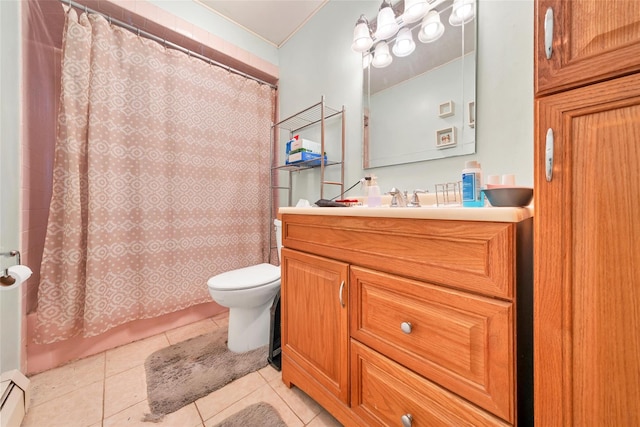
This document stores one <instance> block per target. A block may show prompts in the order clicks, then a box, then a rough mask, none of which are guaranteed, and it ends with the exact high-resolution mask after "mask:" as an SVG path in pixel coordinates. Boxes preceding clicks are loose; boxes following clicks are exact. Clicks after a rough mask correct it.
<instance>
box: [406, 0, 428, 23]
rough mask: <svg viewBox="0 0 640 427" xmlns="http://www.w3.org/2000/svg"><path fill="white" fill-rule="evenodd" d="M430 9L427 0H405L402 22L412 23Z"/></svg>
mask: <svg viewBox="0 0 640 427" xmlns="http://www.w3.org/2000/svg"><path fill="white" fill-rule="evenodd" d="M428 11H429V3H427V0H405V2H404V13H403V14H402V22H404V23H405V24H410V23H412V22H416V21H419V20H421V19H422V18H423V17H424V16H425V15H426V14H427V12H428Z"/></svg>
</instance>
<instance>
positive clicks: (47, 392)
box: [30, 353, 105, 406]
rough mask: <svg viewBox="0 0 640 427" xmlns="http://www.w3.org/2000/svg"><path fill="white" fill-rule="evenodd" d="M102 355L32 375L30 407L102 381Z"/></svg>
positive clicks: (103, 364) (103, 361) (103, 359)
mask: <svg viewBox="0 0 640 427" xmlns="http://www.w3.org/2000/svg"><path fill="white" fill-rule="evenodd" d="M104 366H105V357H104V353H101V354H98V355H96V356H91V357H88V358H86V359H81V360H77V361H75V362H71V363H69V364H67V365H64V366H61V367H59V368H55V369H51V370H49V371H45V372H42V373H41V374H37V375H34V376H33V377H31V378H30V380H31V405H32V406H38V405H41V404H43V403H45V402H48V401H50V400H52V399H55V398H58V397H61V396H64V395H66V394H68V393H70V392H72V391H74V390H77V389H79V388H81V387H84V386H86V385H89V384H92V383H95V382H97V381H102V380H104Z"/></svg>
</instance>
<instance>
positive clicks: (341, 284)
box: [339, 280, 344, 307]
mask: <svg viewBox="0 0 640 427" xmlns="http://www.w3.org/2000/svg"><path fill="white" fill-rule="evenodd" d="M342 291H344V280H343V281H342V283H340V291H339V294H340V295H339V297H340V305H341V306H342V307H344V299H343V298H342Z"/></svg>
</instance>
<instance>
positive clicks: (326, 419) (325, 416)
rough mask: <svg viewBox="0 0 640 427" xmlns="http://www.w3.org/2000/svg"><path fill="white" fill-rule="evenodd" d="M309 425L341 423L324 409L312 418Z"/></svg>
mask: <svg viewBox="0 0 640 427" xmlns="http://www.w3.org/2000/svg"><path fill="white" fill-rule="evenodd" d="M307 426H309V427H342V424H340V422H339V421H338V420H336V419H335V418H333V416H332V415H331V414H330V413H328V412H327V411H325V410H324V409H323V410H322V411H320V413H319V414H318V415H317V416H316V417H315V418H314V419H313V420H311V422H310V423H309V424H307Z"/></svg>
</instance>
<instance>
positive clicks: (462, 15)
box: [449, 0, 475, 27]
mask: <svg viewBox="0 0 640 427" xmlns="http://www.w3.org/2000/svg"><path fill="white" fill-rule="evenodd" d="M474 15H475V13H474V0H453V7H452V10H451V15H450V16H449V24H451V25H453V26H454V27H458V26H460V25H462V24H467V23H469V22H471V20H472V19H473V17H474Z"/></svg>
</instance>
